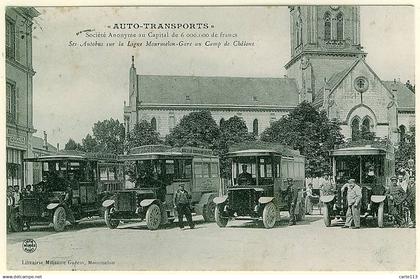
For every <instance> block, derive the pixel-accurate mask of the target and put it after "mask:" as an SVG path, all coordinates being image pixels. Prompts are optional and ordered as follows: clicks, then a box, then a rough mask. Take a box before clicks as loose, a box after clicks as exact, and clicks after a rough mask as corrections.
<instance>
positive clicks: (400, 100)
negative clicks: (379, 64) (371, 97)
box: [383, 81, 416, 110]
mask: <svg viewBox="0 0 420 279" xmlns="http://www.w3.org/2000/svg"><path fill="white" fill-rule="evenodd" d="M383 83H384V84H385V86H386V87H387V88H388V89H389V90H390V91H391V92H392V94H394V96H395V100H396V102H397V108H398V109H400V110H401V109H402V110H407V109H408V110H411V109H412V110H414V108H415V104H416V97H415V94H414V92H413V91H411V90H410V89H408V88H407V86H405V84H403V83H401V82H400V81H384V82H383Z"/></svg>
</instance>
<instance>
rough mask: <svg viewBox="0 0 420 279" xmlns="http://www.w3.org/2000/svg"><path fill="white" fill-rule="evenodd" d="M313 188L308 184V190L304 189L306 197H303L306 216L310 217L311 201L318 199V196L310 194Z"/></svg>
mask: <svg viewBox="0 0 420 279" xmlns="http://www.w3.org/2000/svg"><path fill="white" fill-rule="evenodd" d="M312 189H313V186H312V183H311V182H309V184H308V189H306V197H305V212H306V214H309V215H311V213H312V206H313V204H312V200H313V199H315V198H318V195H314V194H313V192H312Z"/></svg>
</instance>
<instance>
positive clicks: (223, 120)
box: [219, 117, 225, 127]
mask: <svg viewBox="0 0 420 279" xmlns="http://www.w3.org/2000/svg"><path fill="white" fill-rule="evenodd" d="M224 123H225V119H224V118H223V117H222V119H220V121H219V127H222V125H223V124H224Z"/></svg>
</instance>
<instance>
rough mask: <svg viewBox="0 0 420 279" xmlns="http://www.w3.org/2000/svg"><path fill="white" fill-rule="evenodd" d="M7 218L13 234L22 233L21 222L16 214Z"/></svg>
mask: <svg viewBox="0 0 420 279" xmlns="http://www.w3.org/2000/svg"><path fill="white" fill-rule="evenodd" d="M9 218H10V219H9V222H10V228H11V229H12V231H13V232H21V231H23V221H22V219H21V218H20V217H19V216H18V214H17V213H16V212H14V213H12V214H10V216H9Z"/></svg>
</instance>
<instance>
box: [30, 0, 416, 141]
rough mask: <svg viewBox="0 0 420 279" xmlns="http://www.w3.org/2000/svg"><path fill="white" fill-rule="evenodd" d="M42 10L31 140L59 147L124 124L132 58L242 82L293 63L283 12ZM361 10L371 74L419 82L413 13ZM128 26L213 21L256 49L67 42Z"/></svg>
mask: <svg viewBox="0 0 420 279" xmlns="http://www.w3.org/2000/svg"><path fill="white" fill-rule="evenodd" d="M37 9H38V11H39V12H40V13H41V15H40V16H39V17H38V18H36V23H35V25H34V26H35V28H34V32H33V67H34V70H35V71H36V75H35V76H34V126H35V128H36V129H37V130H38V131H37V133H36V134H35V135H37V136H41V135H42V133H43V131H46V132H47V134H48V141H49V142H50V143H51V144H53V145H56V144H57V143H59V144H60V148H64V145H65V143H66V142H67V141H68V139H69V138H73V139H74V140H76V141H77V142H81V140H82V138H84V137H85V136H86V134H88V133H92V127H93V124H94V123H95V122H97V121H102V120H105V119H109V118H111V117H112V118H114V119H119V120H120V121H122V120H123V104H124V101H126V100H127V98H128V78H129V75H128V73H129V68H130V65H131V56H134V57H135V66H136V68H137V73H138V74H146V75H196V76H238V77H239V76H241V77H283V76H284V75H285V74H286V71H285V69H284V65H285V64H286V63H287V62H288V61H289V59H290V43H289V39H290V34H289V10H288V8H287V7H285V6H275V7H273V6H271V7H218V8H217V7H206V8H202V7H182V8H180V7H178V8H174V7H170V8H169V7H124V8H121V7H119V8H117V7H107V8H98V7H79V8H64V7H62V8H53V7H48V8H46V7H39V8H37ZM360 13H361V44H362V46H363V47H364V50H365V51H366V52H367V53H368V56H367V58H366V60H367V62H368V63H369V65H370V66H371V67H372V69H373V70H374V71H375V72H376V73H377V74H378V75H379V77H381V78H382V79H383V80H393V79H394V78H396V79H398V78H399V79H401V81H402V82H405V81H406V80H410V81H412V83H413V82H414V63H415V62H414V61H415V60H414V54H415V44H414V8H412V7H395V6H394V7H390V6H387V7H379V6H377V7H367V6H363V7H361V9H360ZM125 22H127V23H129V22H152V23H161V22H162V23H164V22H171V23H172V22H181V23H184V22H188V23H189V22H192V23H198V22H200V23H209V24H210V25H213V26H214V28H211V31H215V32H216V33H219V32H223V33H232V34H237V36H238V39H239V40H245V41H248V42H254V44H255V46H254V47H227V48H223V47H222V48H217V47H201V48H193V47H155V48H152V47H136V48H132V47H128V46H124V47H70V46H69V42H70V41H73V42H77V43H80V42H83V41H89V42H90V41H95V40H97V41H99V42H103V41H104V40H109V41H113V42H117V41H118V39H104V38H97V39H95V38H88V39H86V38H85V37H84V35H85V33H81V34H79V35H76V33H77V32H79V31H82V30H87V29H94V30H95V31H92V32H91V33H95V32H102V31H105V32H107V33H109V31H110V30H111V29H109V27H108V26H113V25H114V24H115V23H125ZM111 31H112V30H111ZM114 31H115V30H114ZM139 32H140V31H139V30H133V31H132V30H121V33H139ZM134 40H136V39H134ZM144 40H145V39H143V41H144ZM156 41H157V40H156ZM161 41H165V39H162V40H161ZM191 41H192V42H197V41H205V40H202V39H192V40H191ZM125 42H127V40H125Z"/></svg>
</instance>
